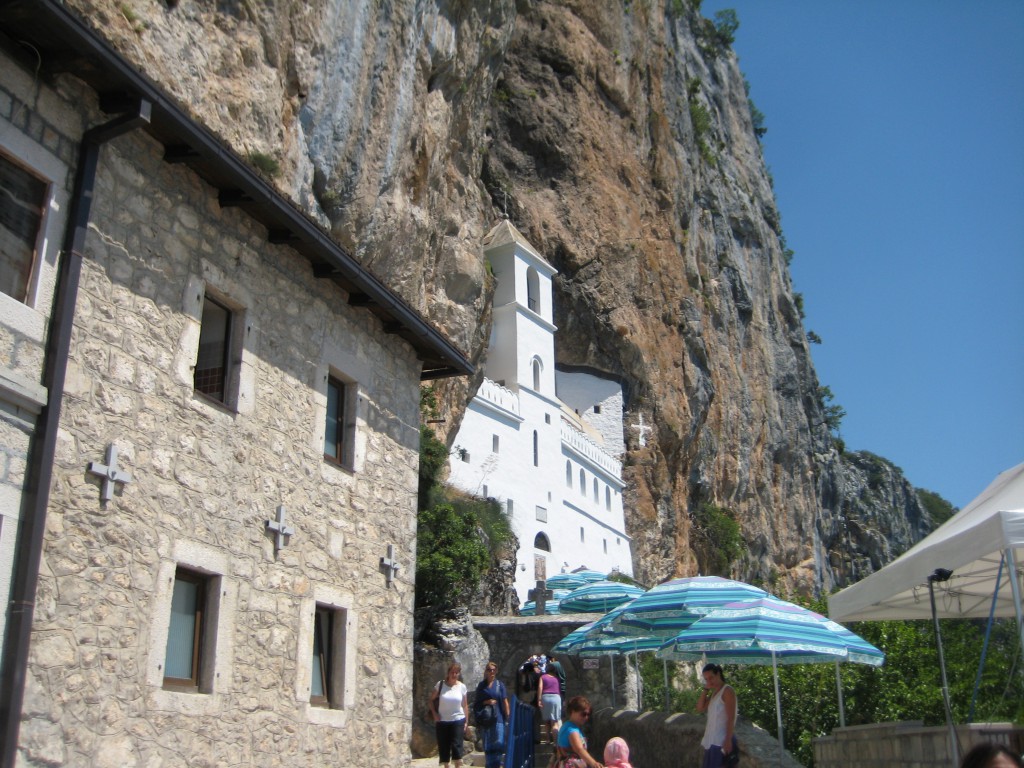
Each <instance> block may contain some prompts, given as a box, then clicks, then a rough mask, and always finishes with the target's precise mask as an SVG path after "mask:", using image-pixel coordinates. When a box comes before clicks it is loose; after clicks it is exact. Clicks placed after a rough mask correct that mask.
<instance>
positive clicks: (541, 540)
mask: <svg viewBox="0 0 1024 768" xmlns="http://www.w3.org/2000/svg"><path fill="white" fill-rule="evenodd" d="M533 548H534V549H539V550H542V551H543V552H550V551H551V542H550V541H549V540H548V537H547V536H546V535H545V534H543V533H538V534H537V535H536V536H534V537H533Z"/></svg>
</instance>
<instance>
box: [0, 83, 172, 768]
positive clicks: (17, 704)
mask: <svg viewBox="0 0 1024 768" xmlns="http://www.w3.org/2000/svg"><path fill="white" fill-rule="evenodd" d="M133 106H134V111H133V112H131V113H126V114H123V115H121V116H119V117H116V118H114V119H113V120H110V121H109V122H107V123H104V124H102V125H98V126H95V127H94V128H90V129H89V130H88V131H86V132H85V134H83V136H82V142H81V146H80V148H79V158H78V168H77V169H76V171H75V187H74V192H73V194H72V198H71V201H70V207H69V211H68V229H67V231H66V232H65V236H64V247H63V249H62V250H61V255H60V266H59V268H58V274H57V286H56V291H55V293H54V298H53V311H52V312H51V315H50V323H49V330H48V332H47V338H46V353H45V356H44V370H43V385H44V386H45V387H46V390H47V398H46V404H45V405H44V406H43V408H42V409H41V410H40V413H39V416H38V417H37V419H36V428H35V431H34V433H33V436H32V441H31V446H30V448H29V456H28V465H27V467H26V470H25V489H24V493H23V494H22V503H21V522H20V525H19V526H18V537H17V544H16V553H15V563H14V573H13V574H12V578H11V600H10V605H9V606H8V616H7V636H6V638H5V641H4V652H3V659H2V666H0V766H2V768H14V763H15V758H16V756H17V748H18V731H19V729H20V727H21V707H22V704H23V701H24V697H25V678H26V676H27V672H28V653H29V641H30V638H31V634H32V616H33V613H34V610H35V596H36V587H37V585H38V583H39V564H40V561H41V560H42V553H43V537H44V533H45V531H46V510H47V506H48V505H49V502H50V483H51V481H52V478H53V464H54V454H55V450H56V445H57V431H58V427H59V426H60V411H61V406H62V404H63V400H64V381H65V377H66V374H67V367H68V353H69V350H70V348H71V331H72V327H73V325H74V319H75V305H76V303H77V300H78V283H79V279H80V277H81V273H82V254H83V252H84V250H85V237H86V233H87V231H88V227H89V215H90V212H91V210H92V201H93V196H94V193H95V187H96V171H97V169H98V167H99V156H100V148H101V147H102V146H103V145H104V144H106V143H107V142H108V141H111V140H113V139H116V138H117V137H119V136H122V135H124V134H126V133H129V132H130V131H133V130H135V129H136V128H138V127H140V126H143V125H146V124H148V123H149V122H150V117H151V114H152V103H151V102H150V101H148V100H144V99H138V101H137V103H136V104H135V105H133Z"/></svg>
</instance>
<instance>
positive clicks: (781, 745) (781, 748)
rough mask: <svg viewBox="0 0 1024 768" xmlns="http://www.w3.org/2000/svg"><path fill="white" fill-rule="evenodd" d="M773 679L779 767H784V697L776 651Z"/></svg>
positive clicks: (773, 655) (773, 658)
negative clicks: (780, 684) (780, 693)
mask: <svg viewBox="0 0 1024 768" xmlns="http://www.w3.org/2000/svg"><path fill="white" fill-rule="evenodd" d="M772 677H773V678H774V679H775V719H776V721H777V722H778V725H779V765H780V766H781V765H782V753H783V752H785V750H786V745H785V742H784V740H783V737H782V697H781V696H780V695H779V667H778V665H777V664H776V663H775V651H772Z"/></svg>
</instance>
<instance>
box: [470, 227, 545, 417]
mask: <svg viewBox="0 0 1024 768" xmlns="http://www.w3.org/2000/svg"><path fill="white" fill-rule="evenodd" d="M484 255H485V256H486V258H487V260H488V262H490V265H491V270H492V271H493V273H494V278H495V280H496V282H497V287H496V289H495V292H494V324H493V328H492V331H491V341H490V345H489V349H488V355H487V374H488V377H489V378H492V379H493V380H495V381H497V382H498V383H501V384H503V385H504V386H505V387H507V388H508V389H511V390H513V391H515V392H518V391H519V390H520V389H523V388H525V389H528V390H532V391H533V392H536V393H538V394H541V395H543V396H545V397H548V398H553V397H554V396H555V336H554V334H555V330H556V328H555V325H554V323H553V322H552V320H553V316H552V311H551V278H552V277H553V276H554V275H555V274H556V270H555V268H554V267H553V266H551V264H549V263H548V262H547V261H546V260H545V259H544V257H543V256H541V255H540V254H539V253H537V251H535V250H534V249H533V246H531V245H530V244H529V243H528V242H527V240H526V238H525V237H523V235H522V234H521V233H520V232H519V230H517V229H516V228H515V227H514V226H512V224H511V223H510V222H509V221H508V220H505V221H502V222H501V223H500V224H498V225H497V226H496V227H495V228H494V229H492V230H491V231H490V233H489V234H488V235H487V237H486V238H485V239H484Z"/></svg>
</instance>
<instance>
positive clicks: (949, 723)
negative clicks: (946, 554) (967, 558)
mask: <svg viewBox="0 0 1024 768" xmlns="http://www.w3.org/2000/svg"><path fill="white" fill-rule="evenodd" d="M952 575H953V572H952V571H947V570H944V569H941V568H936V569H935V572H934V573H933V574H932V575H931V576H929V577H928V597H929V598H930V599H931V603H932V621H933V622H934V623H935V644H936V646H938V649H939V672H940V673H941V676H942V703H943V704H944V705H945V708H946V727H947V728H948V729H949V759H950V765H952V766H953V768H956V766H957V764H958V763H959V762H960V756H959V754H958V751H959V750H957V746H956V728H955V727H954V726H953V710H952V708H951V707H950V705H949V683H948V682H947V681H946V656H945V654H944V653H943V652H942V634H941V633H940V632H939V614H938V612H937V611H936V610H935V582H936V581H948V580H949V577H950V576H952Z"/></svg>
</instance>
